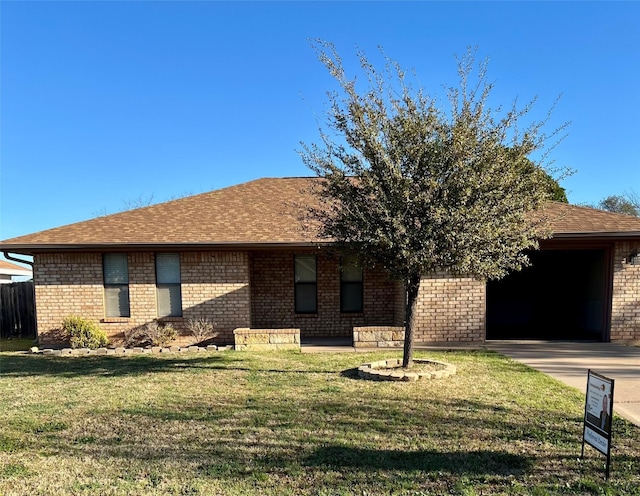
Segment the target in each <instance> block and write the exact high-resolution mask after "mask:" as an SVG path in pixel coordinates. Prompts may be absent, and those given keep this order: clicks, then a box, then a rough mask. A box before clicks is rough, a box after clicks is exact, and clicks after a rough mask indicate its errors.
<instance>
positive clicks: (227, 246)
mask: <svg viewBox="0 0 640 496" xmlns="http://www.w3.org/2000/svg"><path fill="white" fill-rule="evenodd" d="M331 244H332V242H330V241H324V240H315V241H283V242H269V243H261V242H251V241H242V242H221V243H210V242H203V243H197V242H184V243H174V242H171V243H73V244H72V243H49V244H2V245H0V251H2V252H9V253H18V254H21V255H35V254H37V253H52V252H70V251H72V252H87V251H93V252H96V251H98V252H101V251H123V250H126V251H159V250H161V251H166V250H184V251H194V250H273V249H282V248H315V247H321V246H329V245H331Z"/></svg>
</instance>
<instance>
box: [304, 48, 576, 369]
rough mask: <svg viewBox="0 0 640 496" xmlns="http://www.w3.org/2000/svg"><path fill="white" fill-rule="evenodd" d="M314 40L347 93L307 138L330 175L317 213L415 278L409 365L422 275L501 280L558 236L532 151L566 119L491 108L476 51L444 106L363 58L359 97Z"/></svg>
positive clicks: (331, 52) (317, 165)
mask: <svg viewBox="0 0 640 496" xmlns="http://www.w3.org/2000/svg"><path fill="white" fill-rule="evenodd" d="M314 47H315V49H316V52H317V54H318V58H319V60H320V61H321V62H322V63H323V64H324V66H325V67H326V69H327V70H328V71H329V73H330V74H331V75H332V76H333V77H334V78H335V80H336V81H337V83H338V85H339V91H336V92H333V93H329V101H330V104H331V105H330V110H329V113H328V118H327V122H326V127H327V129H328V130H327V129H325V130H322V129H321V131H320V132H321V135H320V137H321V140H322V143H321V144H320V145H318V144H312V145H306V144H304V143H303V144H302V152H301V155H302V158H303V161H304V162H305V164H306V165H307V166H308V167H309V168H310V169H311V170H313V171H314V172H315V173H316V174H317V175H318V176H319V177H320V178H322V179H324V181H319V182H318V186H317V187H316V189H315V190H314V193H315V194H316V195H317V196H318V197H319V199H320V200H321V201H320V205H321V206H319V207H314V208H310V210H309V214H310V218H311V219H312V220H315V221H317V222H318V225H319V226H320V229H321V233H322V235H323V236H324V237H326V238H328V239H332V240H334V241H335V242H336V245H337V246H338V247H340V248H343V249H346V250H355V251H356V252H357V253H359V254H360V255H361V256H362V257H363V263H366V264H367V265H380V266H383V267H385V268H386V269H387V270H388V271H389V273H390V274H391V275H392V276H393V277H395V278H397V279H399V280H401V281H403V282H404V285H405V288H406V291H407V315H406V322H407V323H406V327H405V342H404V357H403V366H405V367H409V366H411V365H412V362H413V341H414V329H415V316H416V302H417V297H418V292H419V289H420V282H421V277H422V275H424V274H428V273H433V272H435V271H438V270H446V271H449V272H450V273H452V274H460V275H466V276H475V277H477V278H479V279H483V280H486V279H497V278H501V277H503V276H504V275H506V274H507V273H508V272H510V271H512V270H519V269H521V268H522V267H523V266H526V265H527V264H528V259H527V256H526V255H525V253H524V252H525V250H530V249H535V248H537V247H538V240H539V239H541V238H545V237H547V236H548V235H549V230H548V226H547V223H546V222H545V219H544V217H543V216H542V215H537V216H532V215H530V214H531V213H532V212H534V211H538V212H539V208H540V207H541V206H542V205H543V203H544V202H545V201H546V200H547V199H548V198H549V192H548V185H549V184H548V181H547V180H546V177H547V175H546V174H543V171H544V169H543V167H542V164H541V163H535V162H532V161H531V160H530V156H531V154H532V153H533V152H535V151H541V150H544V149H545V148H547V150H548V149H549V147H548V139H549V138H551V137H554V136H555V137H557V135H558V133H559V132H560V131H561V130H562V129H563V128H564V127H565V126H562V127H561V128H559V129H556V130H555V131H553V132H552V133H551V134H548V135H547V134H544V132H543V128H544V127H545V125H546V122H547V119H545V120H543V121H535V122H533V123H531V124H528V125H525V126H524V127H523V126H521V120H522V118H523V117H525V116H526V115H528V113H529V111H530V110H531V108H532V103H533V102H531V103H530V104H529V105H526V106H524V107H523V108H518V107H517V105H516V103H515V102H514V103H513V105H512V106H511V108H510V109H509V110H508V111H506V112H504V113H503V112H500V110H499V109H497V110H494V109H491V108H489V106H488V99H489V95H490V93H491V90H492V87H493V85H492V84H491V83H489V82H488V81H487V76H486V64H479V66H478V71H479V73H478V75H477V81H471V78H472V73H473V71H474V69H475V68H476V63H475V60H474V54H473V52H472V51H468V52H467V54H466V55H465V56H464V57H463V58H462V59H460V60H459V61H458V75H459V87H457V88H451V89H450V90H449V103H450V109H449V112H448V113H445V112H444V111H442V110H440V109H439V108H438V107H437V106H436V102H435V100H434V99H432V98H430V97H429V96H427V95H426V94H425V93H424V92H423V90H421V89H419V90H415V91H414V90H413V88H412V87H411V85H410V84H408V83H407V82H406V77H405V72H404V71H403V70H402V69H401V68H400V66H399V65H398V64H397V63H396V62H394V61H392V60H390V59H388V58H387V62H386V64H385V67H384V70H383V71H382V72H381V71H379V70H377V69H375V68H374V66H373V65H372V64H371V63H370V62H369V60H368V59H367V58H366V56H365V55H364V54H360V56H359V59H360V66H361V68H362V70H363V72H364V74H365V76H366V80H367V81H368V89H367V90H366V91H364V92H359V91H358V90H357V89H356V80H355V79H349V78H348V77H347V76H346V75H345V71H344V68H343V64H342V61H341V59H340V57H339V56H338V54H337V52H336V50H335V48H334V46H333V45H332V44H331V43H326V42H322V41H319V42H317V44H315V45H314ZM329 133H331V134H329ZM554 139H555V138H554ZM532 217H535V218H536V219H537V220H536V221H535V222H534V221H533V220H532Z"/></svg>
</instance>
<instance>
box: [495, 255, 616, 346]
mask: <svg viewBox="0 0 640 496" xmlns="http://www.w3.org/2000/svg"><path fill="white" fill-rule="evenodd" d="M529 257H530V260H531V266H530V267H527V268H525V269H523V270H522V271H520V272H514V273H512V274H510V275H508V276H507V277H505V278H503V279H501V280H499V281H490V282H489V283H488V284H487V313H486V316H487V324H486V329H487V339H523V340H525V339H530V340H589V341H608V320H609V318H608V315H609V303H608V302H609V301H610V296H609V289H608V284H607V281H609V280H610V270H609V269H608V263H607V261H608V260H609V258H610V251H609V250H608V249H606V248H599V249H545V250H540V251H536V252H532V253H530V254H529Z"/></svg>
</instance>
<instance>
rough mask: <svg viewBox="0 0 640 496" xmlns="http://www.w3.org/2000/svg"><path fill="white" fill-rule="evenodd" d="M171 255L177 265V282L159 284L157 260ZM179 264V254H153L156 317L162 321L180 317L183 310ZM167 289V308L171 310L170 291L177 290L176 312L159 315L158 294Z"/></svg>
mask: <svg viewBox="0 0 640 496" xmlns="http://www.w3.org/2000/svg"><path fill="white" fill-rule="evenodd" d="M167 255H172V256H175V258H176V260H177V263H178V271H177V273H178V282H160V280H159V279H160V278H159V270H158V258H159V257H160V258H162V257H163V256H167ZM181 265H182V264H181V262H180V253H175V252H169V253H166V252H163V253H155V255H154V267H155V280H156V315H157V316H158V318H160V319H164V318H167V317H182V313H183V309H182V266H181ZM164 289H168V290H169V308H170V309H171V308H173V305H172V295H173V293H172V291H171V290H172V289H174V290H175V289H177V291H176V293H177V302H176V303H177V304H176V308H177V310H176V312H175V313H173V312H170V313H169V314H166V315H161V313H160V309H161V305H160V294H161V290H164Z"/></svg>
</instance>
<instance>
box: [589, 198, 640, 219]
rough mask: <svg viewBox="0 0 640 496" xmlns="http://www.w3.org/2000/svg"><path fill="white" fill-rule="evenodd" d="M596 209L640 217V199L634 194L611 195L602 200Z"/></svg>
mask: <svg viewBox="0 0 640 496" xmlns="http://www.w3.org/2000/svg"><path fill="white" fill-rule="evenodd" d="M595 208H599V209H600V210H607V211H608V212H616V213H618V214H626V215H633V216H635V217H640V198H639V197H638V195H637V194H635V193H633V192H632V193H626V194H625V195H611V196H607V197H606V198H603V199H602V200H600V201H599V202H598V203H597V204H596V205H595Z"/></svg>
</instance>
